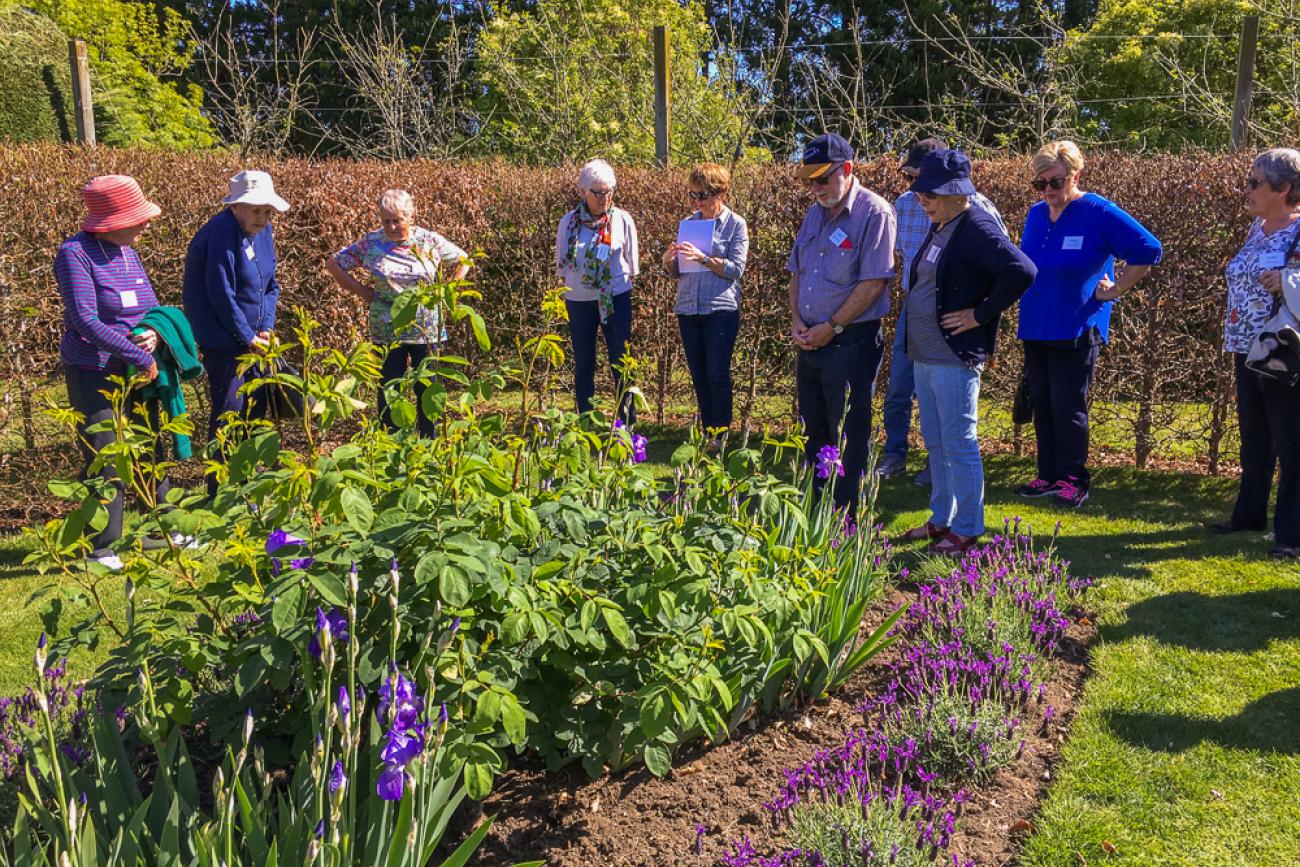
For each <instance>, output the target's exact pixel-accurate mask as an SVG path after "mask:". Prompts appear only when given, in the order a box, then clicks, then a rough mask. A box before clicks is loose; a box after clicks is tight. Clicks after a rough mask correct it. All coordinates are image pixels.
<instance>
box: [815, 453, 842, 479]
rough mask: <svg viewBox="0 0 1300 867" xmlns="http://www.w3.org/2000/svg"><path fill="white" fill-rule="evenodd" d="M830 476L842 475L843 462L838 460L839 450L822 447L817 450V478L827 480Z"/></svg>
mask: <svg viewBox="0 0 1300 867" xmlns="http://www.w3.org/2000/svg"><path fill="white" fill-rule="evenodd" d="M832 475H837V476H842V475H844V462H843V461H841V460H840V450H839V449H838V448H836V447H835V446H829V445H827V446H822V447H821V448H820V449H818V450H817V478H819V479H827V478H830V477H831V476H832Z"/></svg>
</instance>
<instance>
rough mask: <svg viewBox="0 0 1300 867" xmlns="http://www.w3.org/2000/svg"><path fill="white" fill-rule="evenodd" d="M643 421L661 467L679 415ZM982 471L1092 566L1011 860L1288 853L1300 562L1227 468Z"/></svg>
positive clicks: (1, 558) (12, 638)
mask: <svg viewBox="0 0 1300 867" xmlns="http://www.w3.org/2000/svg"><path fill="white" fill-rule="evenodd" d="M642 431H643V432H645V433H647V434H648V435H649V436H650V440H651V444H650V460H651V465H652V469H654V471H655V472H656V473H658V474H661V475H662V474H669V473H670V472H671V469H670V468H669V467H668V465H667V461H668V459H669V456H670V455H671V453H672V451H673V449H674V448H675V447H676V445H677V444H679V443H680V441H681V438H682V434H681V432H680V431H679V430H676V429H657V428H655V427H654V426H652V425H642ZM920 459H921V458H920V456H919V455H916V456H914V457H913V463H914V466H913V468H912V469H913V470H915V469H918V468H919V461H920ZM987 470H988V514H987V519H988V525H989V528H990V531H993V530H996V529H999V528H1000V527H1001V526H1002V522H1003V520H1004V519H1006V518H1012V517H1016V516H1019V517H1021V518H1022V519H1023V520H1024V521H1027V522H1028V523H1029V524H1030V525H1031V526H1032V527H1033V528H1034V530H1035V531H1036V532H1037V533H1038V534H1039V535H1049V534H1050V533H1051V532H1052V531H1053V528H1054V527H1055V525H1056V523H1057V521H1058V520H1059V521H1061V523H1062V528H1061V538H1060V541H1059V547H1060V549H1061V551H1062V552H1063V554H1064V555H1065V556H1066V557H1067V558H1069V559H1070V560H1071V561H1072V563H1073V569H1074V571H1075V572H1076V573H1077V574H1090V575H1093V576H1095V577H1096V578H1097V579H1098V587H1097V588H1096V590H1095V592H1094V595H1093V596H1092V601H1091V605H1092V606H1093V607H1094V608H1095V610H1096V619H1097V623H1098V626H1099V634H1098V638H1097V642H1096V645H1095V647H1094V648H1093V651H1092V669H1093V671H1092V675H1091V677H1090V679H1089V681H1088V683H1087V685H1086V687H1085V689H1084V691H1083V694H1082V696H1081V697H1080V699H1079V704H1078V708H1077V716H1076V718H1075V720H1074V722H1073V726H1072V728H1071V731H1070V736H1069V740H1068V741H1067V743H1066V745H1065V748H1064V753H1063V757H1062V762H1061V763H1060V764H1059V765H1058V767H1057V768H1056V769H1055V771H1054V780H1053V782H1052V784H1051V786H1050V789H1049V793H1048V796H1047V800H1046V803H1045V804H1044V805H1043V807H1042V809H1041V813H1040V815H1039V816H1038V817H1037V818H1036V820H1035V824H1036V831H1035V833H1034V834H1033V835H1032V836H1031V837H1030V839H1029V840H1028V841H1027V843H1026V846H1025V850H1024V853H1023V855H1022V857H1021V863H1023V864H1025V865H1034V867H1038V865H1079V864H1101V863H1114V864H1133V865H1148V864H1150V865H1189V867H1190V865H1198V867H1201V865H1225V867H1226V865H1234V867H1236V865H1292V864H1300V806H1298V805H1300V566H1296V565H1294V564H1277V563H1275V562H1273V561H1270V560H1268V559H1267V558H1266V556H1265V552H1266V551H1267V549H1268V546H1269V543H1268V542H1267V541H1266V540H1265V539H1264V538H1263V536H1262V535H1261V534H1244V535H1236V536H1229V537H1213V536H1209V535H1207V534H1206V533H1205V532H1204V530H1203V529H1202V525H1203V523H1204V522H1206V521H1209V520H1212V519H1215V518H1220V517H1222V516H1223V515H1224V514H1225V513H1226V511H1227V509H1228V507H1229V505H1230V504H1231V499H1232V496H1233V493H1234V485H1233V483H1232V482H1230V481H1228V480H1223V479H1213V478H1208V477H1204V476H1192V475H1187V476H1183V475H1176V474H1172V473H1158V472H1139V471H1135V470H1120V469H1104V470H1101V471H1100V472H1099V473H1098V474H1097V478H1096V480H1095V483H1094V488H1093V495H1092V498H1091V499H1090V500H1089V501H1088V503H1087V504H1085V505H1084V506H1083V507H1082V508H1081V509H1079V510H1077V511H1074V512H1061V511H1058V510H1056V509H1054V508H1052V507H1051V506H1049V505H1047V504H1044V503H1042V502H1041V501H1026V500H1021V499H1019V498H1017V497H1015V496H1014V495H1012V494H1011V493H1010V490H1011V488H1012V487H1014V485H1015V484H1017V483H1019V482H1021V481H1023V480H1024V479H1026V478H1028V475H1029V473H1030V472H1031V470H1032V467H1031V464H1030V462H1029V461H1028V460H1025V459H1016V458H1012V457H994V458H990V459H989V460H988V462H987ZM926 500H927V492H926V491H923V490H922V489H920V488H917V487H916V486H914V485H913V484H911V482H910V480H909V477H900V478H897V479H894V480H891V481H889V482H887V483H885V484H884V485H883V486H882V488H881V493H880V498H879V502H878V508H879V514H880V516H881V519H882V520H883V521H884V522H885V524H886V527H887V531H888V532H891V533H897V532H899V531H901V530H904V529H906V528H908V527H911V526H914V525H915V524H916V523H919V522H920V521H922V520H924V518H925V517H926V515H927V512H926ZM28 550H29V548H28V546H27V545H26V543H24V542H23V541H21V540H20V539H18V538H16V537H3V538H0V581H3V582H4V587H5V590H6V591H7V598H8V599H9V603H10V604H9V605H7V606H6V607H5V609H4V611H3V612H0V627H3V628H0V694H12V693H14V692H17V691H20V690H21V688H22V687H23V686H24V685H26V684H27V683H28V682H29V674H30V670H31V669H30V665H31V663H30V657H31V650H32V647H33V645H34V642H35V640H36V638H37V636H38V635H39V633H40V631H41V628H42V626H41V620H40V605H39V604H28V599H29V597H30V596H31V595H32V593H33V592H34V591H36V590H37V589H39V588H40V587H42V586H44V584H45V582H46V579H44V578H42V577H40V576H38V575H36V574H35V573H34V571H33V570H32V569H30V567H24V566H22V565H21V560H22V558H23V556H25V554H26V553H27V551H28ZM115 604H116V603H115ZM102 652H103V651H102V650H101V651H100V654H102ZM98 656H99V654H84V655H82V656H80V657H77V658H74V659H73V660H72V667H73V669H74V671H77V672H83V673H84V672H87V671H89V670H90V669H91V668H92V667H93V665H94V664H95V663H96V662H97V660H98ZM1110 849H1113V852H1112V851H1109V850H1110Z"/></svg>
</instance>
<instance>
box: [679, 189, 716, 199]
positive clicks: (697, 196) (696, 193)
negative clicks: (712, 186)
mask: <svg viewBox="0 0 1300 867" xmlns="http://www.w3.org/2000/svg"><path fill="white" fill-rule="evenodd" d="M686 195H688V196H690V197H691V200H692V201H695V202H702V201H704V200H705V199H711V198H713V197H714V196H716V195H717V193H701V192H699V191H698V190H687V191H686Z"/></svg>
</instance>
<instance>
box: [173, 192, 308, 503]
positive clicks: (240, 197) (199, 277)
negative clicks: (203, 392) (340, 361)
mask: <svg viewBox="0 0 1300 867" xmlns="http://www.w3.org/2000/svg"><path fill="white" fill-rule="evenodd" d="M222 202H223V204H225V205H227V206H228V207H226V208H224V209H222V211H221V212H220V213H218V214H217V215H216V216H215V217H213V218H212V219H210V220H208V221H207V222H206V223H204V224H203V227H202V228H201V229H199V231H198V232H197V233H196V234H195V235H194V238H193V240H191V241H190V246H189V249H188V250H187V251H186V253H185V281H184V285H183V289H182V294H183V296H184V303H185V318H187V319H188V320H189V321H190V327H191V328H193V329H194V342H195V343H197V344H198V346H199V349H200V350H202V352H203V368H204V370H206V371H207V374H208V388H209V390H210V391H209V393H210V395H211V398H212V415H211V417H210V418H209V419H208V442H212V441H213V440H214V439H215V438H216V435H217V430H218V429H219V428H220V427H221V417H222V416H223V415H224V414H226V413H228V412H234V413H242V412H243V411H244V403H245V395H242V394H240V393H239V389H240V386H242V385H243V384H244V380H245V379H246V378H247V373H246V372H245V373H240V372H239V356H241V355H245V354H247V353H250V352H253V353H258V352H261V351H263V350H264V349H265V348H266V346H267V344H268V342H269V341H270V339H271V332H272V331H274V330H275V308H276V305H277V303H278V302H279V300H280V281H279V280H277V279H276V276H275V266H276V261H275V237H274V236H273V235H272V234H271V218H272V216H273V215H274V214H275V213H276V212H280V213H283V212H285V211H287V210H289V203H288V202H286V201H285V200H284V199H282V198H280V197H279V196H278V195H276V192H275V186H274V185H273V184H272V182H271V176H270V175H268V174H267V173H266V172H258V171H244V172H240V173H239V174H237V175H235V176H234V177H233V178H231V179H230V195H228V196H226V198H225V199H223V200H222ZM263 411H264V407H262V405H261V402H259V401H257V400H254V402H253V406H252V407H251V408H250V415H253V416H258V415H260V414H261V413H262V412H263ZM216 492H217V480H216V477H215V476H208V496H215V494H216Z"/></svg>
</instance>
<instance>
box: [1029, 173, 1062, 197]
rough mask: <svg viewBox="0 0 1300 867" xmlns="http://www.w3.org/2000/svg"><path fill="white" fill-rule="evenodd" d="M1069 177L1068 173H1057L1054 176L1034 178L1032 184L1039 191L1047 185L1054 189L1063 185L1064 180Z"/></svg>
mask: <svg viewBox="0 0 1300 867" xmlns="http://www.w3.org/2000/svg"><path fill="white" fill-rule="evenodd" d="M1069 177H1070V176H1069V175H1057V176H1056V177H1054V178H1034V180H1033V181H1032V186H1033V188H1034V189H1035V190H1038V192H1040V193H1041V192H1043V191H1044V190H1046V189H1047V188H1048V187H1051V188H1052V189H1054V190H1059V189H1060V188H1061V187H1063V186H1065V182H1066V181H1067V180H1069Z"/></svg>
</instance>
